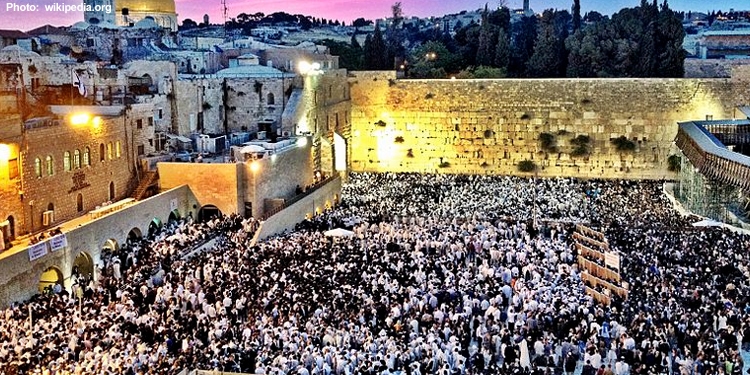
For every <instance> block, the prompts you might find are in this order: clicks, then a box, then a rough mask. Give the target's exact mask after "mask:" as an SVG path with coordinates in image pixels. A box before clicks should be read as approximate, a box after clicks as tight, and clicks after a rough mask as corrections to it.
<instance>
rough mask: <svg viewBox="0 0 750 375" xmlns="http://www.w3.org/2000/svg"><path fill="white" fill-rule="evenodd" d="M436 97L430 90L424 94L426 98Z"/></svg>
mask: <svg viewBox="0 0 750 375" xmlns="http://www.w3.org/2000/svg"><path fill="white" fill-rule="evenodd" d="M434 97H435V94H433V93H431V92H428V93H427V95H425V96H424V98H425V99H426V100H430V99H432V98H434Z"/></svg>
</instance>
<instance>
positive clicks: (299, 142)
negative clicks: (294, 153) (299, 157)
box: [297, 137, 307, 147]
mask: <svg viewBox="0 0 750 375" xmlns="http://www.w3.org/2000/svg"><path fill="white" fill-rule="evenodd" d="M305 146H307V137H301V138H297V147H305Z"/></svg>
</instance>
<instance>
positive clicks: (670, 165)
mask: <svg viewBox="0 0 750 375" xmlns="http://www.w3.org/2000/svg"><path fill="white" fill-rule="evenodd" d="M681 165H682V158H681V157H679V156H677V155H669V157H668V158H667V169H669V170H670V171H672V172H679V171H680V168H681Z"/></svg>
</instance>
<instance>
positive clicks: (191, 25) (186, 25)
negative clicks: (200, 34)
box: [180, 18, 198, 30]
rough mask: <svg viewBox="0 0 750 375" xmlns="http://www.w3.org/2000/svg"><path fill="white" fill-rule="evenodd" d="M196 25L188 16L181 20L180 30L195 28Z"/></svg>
mask: <svg viewBox="0 0 750 375" xmlns="http://www.w3.org/2000/svg"><path fill="white" fill-rule="evenodd" d="M197 27H198V23H197V22H195V21H193V20H191V19H190V18H185V19H184V20H182V25H180V30H190V29H195V28H197Z"/></svg>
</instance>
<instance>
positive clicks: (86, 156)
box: [83, 147, 91, 166]
mask: <svg viewBox="0 0 750 375" xmlns="http://www.w3.org/2000/svg"><path fill="white" fill-rule="evenodd" d="M83 165H86V166H88V165H91V149H89V148H88V147H86V149H85V150H83Z"/></svg>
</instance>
